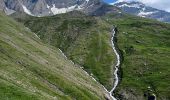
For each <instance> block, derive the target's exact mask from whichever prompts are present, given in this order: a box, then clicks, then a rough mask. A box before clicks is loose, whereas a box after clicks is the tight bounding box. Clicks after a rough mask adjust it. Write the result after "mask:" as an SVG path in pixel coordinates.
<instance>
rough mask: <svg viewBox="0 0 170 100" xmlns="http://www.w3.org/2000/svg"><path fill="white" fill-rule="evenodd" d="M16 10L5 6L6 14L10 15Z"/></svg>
mask: <svg viewBox="0 0 170 100" xmlns="http://www.w3.org/2000/svg"><path fill="white" fill-rule="evenodd" d="M15 12H16V11H15V10H12V9H9V8H5V13H6V14H7V15H11V14H13V13H15Z"/></svg>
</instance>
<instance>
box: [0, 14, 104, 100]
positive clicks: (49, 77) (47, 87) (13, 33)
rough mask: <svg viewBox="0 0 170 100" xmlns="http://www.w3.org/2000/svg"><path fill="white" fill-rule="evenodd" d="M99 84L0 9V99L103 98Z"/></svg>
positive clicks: (52, 99) (70, 99)
mask: <svg viewBox="0 0 170 100" xmlns="http://www.w3.org/2000/svg"><path fill="white" fill-rule="evenodd" d="M105 96H106V92H105V90H104V89H103V87H102V86H101V85H100V84H98V83H97V82H95V81H94V80H93V79H92V78H91V77H90V76H89V75H87V74H86V73H85V72H84V71H83V70H82V69H80V67H79V66H78V65H74V64H72V62H70V61H69V60H67V58H65V57H64V56H63V55H62V53H61V52H60V51H59V49H57V48H54V47H52V46H49V45H47V44H43V43H42V42H41V40H40V39H39V38H38V37H36V35H35V34H33V33H32V32H30V30H29V29H27V28H25V27H23V25H21V24H18V23H16V22H15V21H13V20H12V19H10V18H8V17H7V16H4V15H3V14H2V13H0V99H1V100H55V99H57V100H73V99H74V100H75V99H76V100H99V99H101V100H103V99H104V98H105Z"/></svg>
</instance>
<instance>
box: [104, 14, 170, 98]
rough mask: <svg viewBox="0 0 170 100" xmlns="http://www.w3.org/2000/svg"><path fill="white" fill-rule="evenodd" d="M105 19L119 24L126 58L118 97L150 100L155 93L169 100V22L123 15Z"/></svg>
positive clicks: (120, 40) (121, 47)
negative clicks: (149, 97) (148, 98)
mask: <svg viewBox="0 0 170 100" xmlns="http://www.w3.org/2000/svg"><path fill="white" fill-rule="evenodd" d="M103 20H105V21H107V22H108V23H110V24H114V25H116V26H117V28H118V34H117V44H118V47H119V49H120V50H121V51H122V53H123V57H124V60H123V64H122V66H121V69H122V80H121V83H120V85H119V86H118V88H117V91H116V92H117V93H118V94H119V95H118V96H119V97H120V98H121V99H123V100H124V99H125V97H126V99H128V100H144V99H146V100H147V97H148V96H149V95H152V93H154V94H155V95H156V96H157V99H158V100H170V24H166V23H161V22H158V21H154V20H149V19H144V18H139V17H134V16H129V15H124V14H111V15H108V16H105V17H103Z"/></svg>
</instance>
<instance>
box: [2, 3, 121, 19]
mask: <svg viewBox="0 0 170 100" xmlns="http://www.w3.org/2000/svg"><path fill="white" fill-rule="evenodd" d="M0 3H1V4H0V9H1V10H2V11H4V12H5V13H6V14H8V15H10V14H12V13H15V12H25V13H27V14H29V15H31V16H38V17H42V16H49V15H56V14H61V13H66V12H70V11H73V10H78V11H82V12H84V13H86V14H90V15H94V14H95V15H98V13H99V14H105V13H107V12H113V11H118V9H117V8H116V7H113V6H112V7H110V6H109V5H107V4H105V3H104V2H103V1H101V0H1V1H0ZM99 10H100V11H99Z"/></svg>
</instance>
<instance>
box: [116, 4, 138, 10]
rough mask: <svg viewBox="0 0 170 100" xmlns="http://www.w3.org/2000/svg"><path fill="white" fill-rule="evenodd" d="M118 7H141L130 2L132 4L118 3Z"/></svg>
mask: <svg viewBox="0 0 170 100" xmlns="http://www.w3.org/2000/svg"><path fill="white" fill-rule="evenodd" d="M118 7H121V8H122V7H129V8H138V9H139V8H141V7H140V5H139V4H132V5H128V4H123V5H119V6H118Z"/></svg>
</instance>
